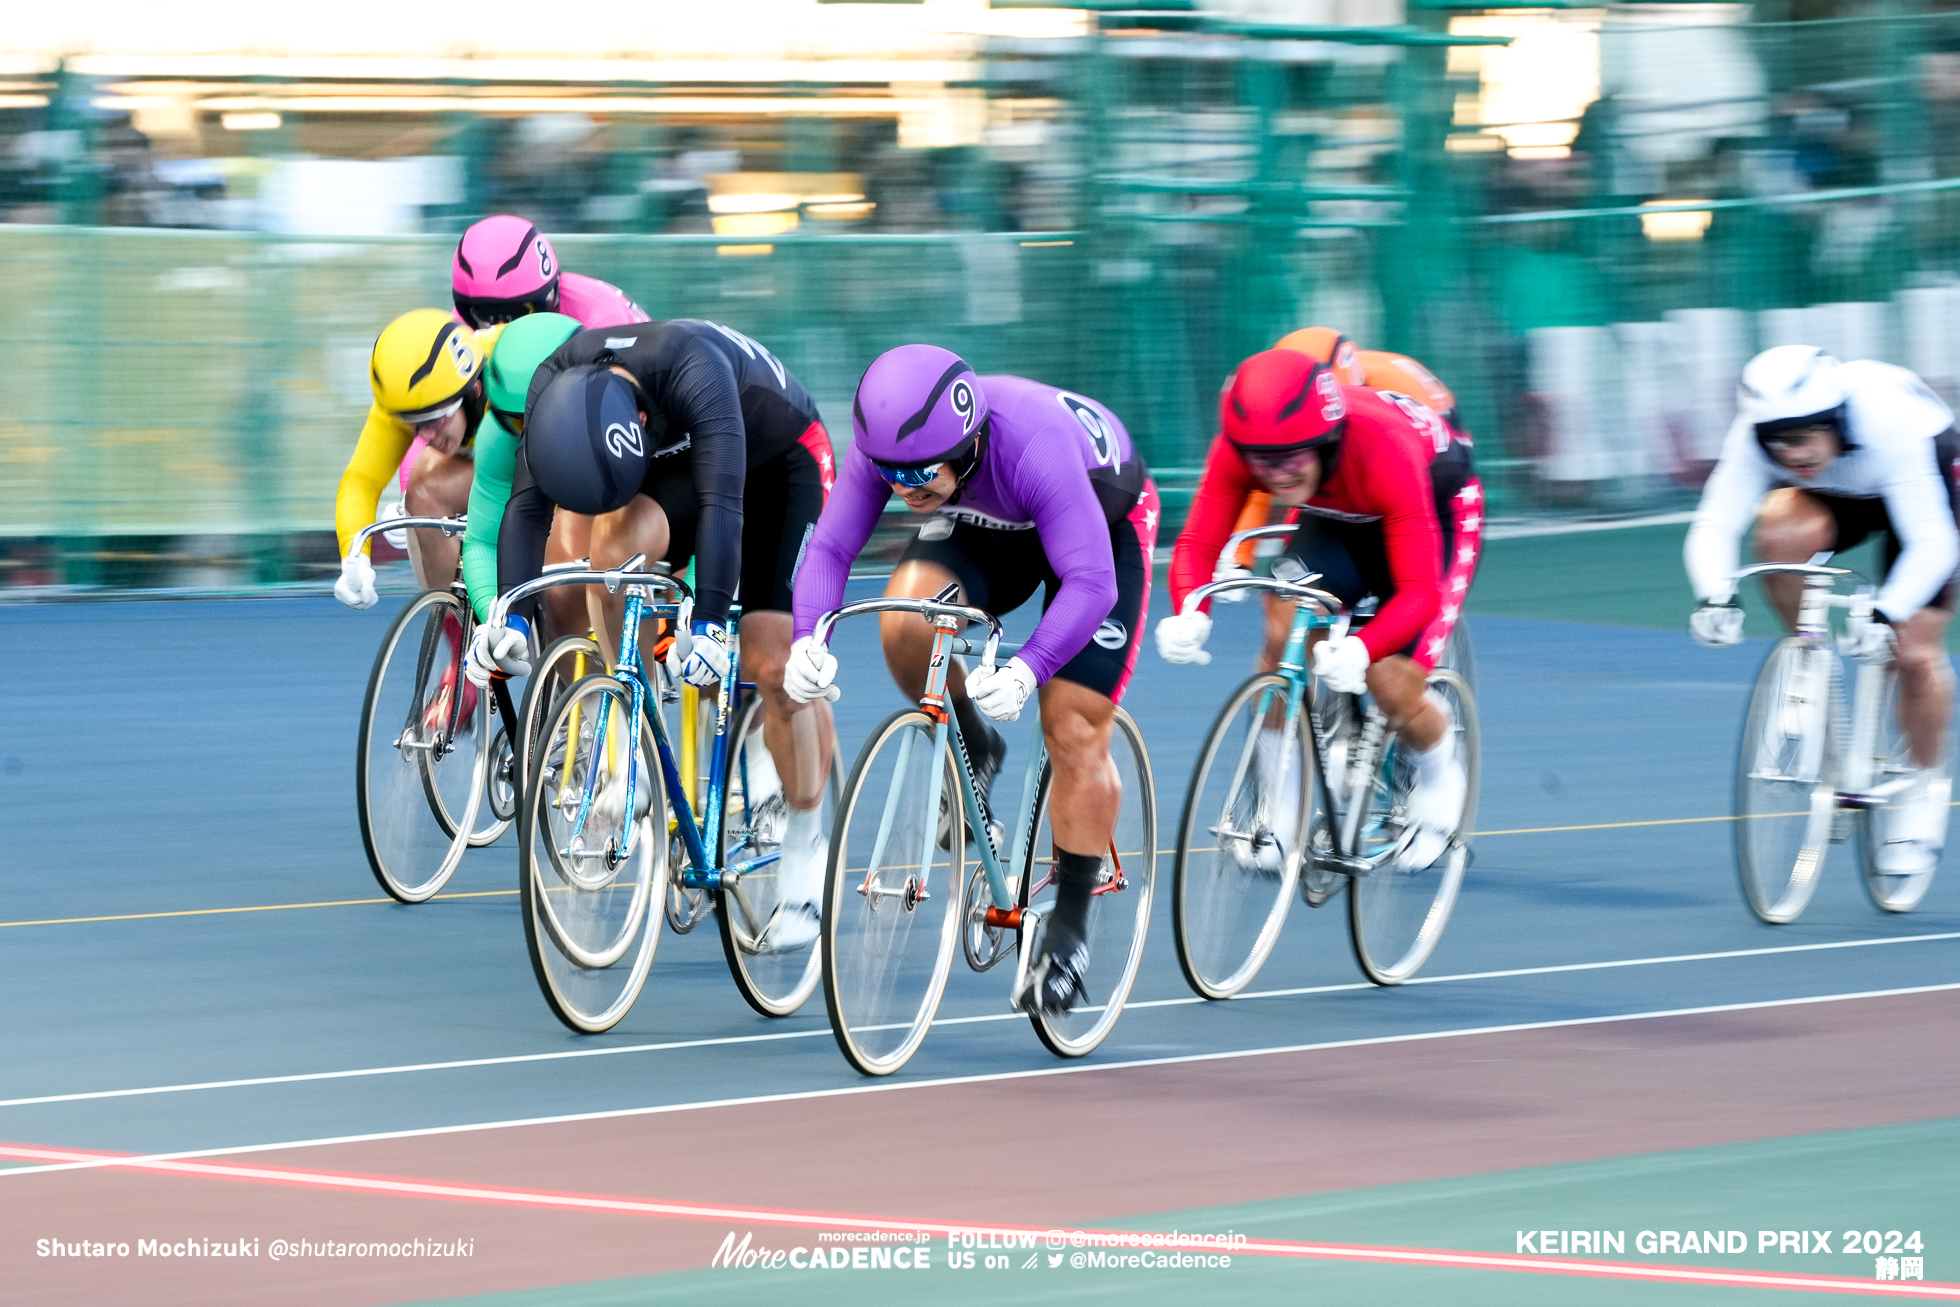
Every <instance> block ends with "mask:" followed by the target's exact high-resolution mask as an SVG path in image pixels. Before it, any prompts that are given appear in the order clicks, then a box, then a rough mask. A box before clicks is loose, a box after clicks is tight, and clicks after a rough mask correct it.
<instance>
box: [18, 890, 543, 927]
mask: <svg viewBox="0 0 1960 1307" xmlns="http://www.w3.org/2000/svg"><path fill="white" fill-rule="evenodd" d="M515 893H517V891H516V890H514V889H483V890H469V891H466V892H463V893H459V894H438V895H436V898H437V899H487V898H496V897H498V896H499V895H507V894H515ZM394 901H395V900H393V899H334V900H331V901H329V902H325V903H264V904H259V905H256V906H253V907H248V908H184V909H182V910H181V911H177V912H123V913H118V914H117V915H115V916H111V917H49V918H47V919H45V920H42V921H0V929H5V928H6V927H8V926H76V925H82V924H85V923H87V922H92V921H152V920H154V919H156V918H158V917H211V916H219V915H222V914H224V913H228V912H286V911H290V910H291V909H293V908H356V907H361V906H363V905H365V904H370V903H393V902H394ZM432 901H433V900H432Z"/></svg>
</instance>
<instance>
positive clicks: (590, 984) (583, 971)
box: [517, 674, 667, 1032]
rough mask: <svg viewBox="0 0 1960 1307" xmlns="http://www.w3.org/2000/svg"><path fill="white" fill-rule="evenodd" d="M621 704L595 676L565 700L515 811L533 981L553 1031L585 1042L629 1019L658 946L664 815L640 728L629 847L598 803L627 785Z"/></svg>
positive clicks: (609, 680)
mask: <svg viewBox="0 0 1960 1307" xmlns="http://www.w3.org/2000/svg"><path fill="white" fill-rule="evenodd" d="M628 704H629V699H628V692H627V687H626V686H625V685H624V684H622V683H621V682H620V681H618V680H617V679H615V678H613V677H611V676H606V675H603V674H598V675H593V676H588V677H586V678H585V679H584V680H582V681H580V682H578V683H577V684H576V685H574V686H573V687H572V688H571V689H570V690H569V691H568V692H566V693H565V694H564V695H563V696H561V697H560V699H559V702H558V706H557V707H556V708H554V709H553V710H552V712H551V714H550V715H549V717H548V718H547V719H546V720H547V726H546V728H545V731H544V734H543V735H542V736H541V737H540V740H539V745H538V750H537V752H536V753H535V755H534V757H533V762H532V773H531V778H530V785H529V787H528V789H527V791H526V793H525V797H524V802H523V804H522V806H520V807H519V809H518V836H519V838H518V856H517V863H518V886H519V890H520V893H521V900H522V905H523V916H524V943H525V946H526V948H528V949H529V951H530V955H531V969H532V971H533V973H534V974H535V975H536V976H537V980H538V988H539V989H540V990H542V991H543V993H544V997H545V1002H547V1003H548V1004H550V1005H551V1010H552V1011H553V1012H555V1013H556V1014H557V1015H558V1019H559V1020H561V1021H563V1022H564V1023H565V1024H566V1025H568V1026H570V1027H571V1028H572V1029H574V1030H578V1031H584V1032H596V1031H601V1030H610V1029H611V1028H612V1027H613V1026H615V1025H617V1024H618V1023H619V1021H620V1019H621V1018H622V1017H624V1016H625V1015H626V1013H627V1011H628V1010H629V1009H630V1008H631V1007H632V1006H633V1001H634V1000H635V999H636V998H638V997H639V994H640V988H641V986H643V985H644V984H645V983H646V976H647V969H648V967H650V966H651V965H652V964H653V953H654V949H655V948H656V947H657V946H658V945H659V943H660V921H661V916H660V911H659V908H658V906H657V905H658V903H659V901H660V896H661V894H662V893H663V892H664V891H665V889H666V879H667V807H666V801H665V796H664V793H663V791H662V788H661V776H660V768H659V764H658V761H657V759H658V756H659V755H658V753H657V751H656V749H655V747H654V744H653V736H652V732H651V730H650V728H648V727H647V726H646V724H645V723H644V722H642V729H641V733H640V740H639V748H638V750H637V752H638V769H637V772H636V773H635V774H634V776H633V790H634V808H635V810H636V812H635V814H634V816H633V818H632V822H631V825H632V839H631V844H630V847H628V846H627V845H626V836H627V828H628V822H627V820H626V819H625V815H624V814H623V813H620V814H614V815H613V816H611V817H610V818H608V817H607V816H606V815H605V814H604V813H603V812H602V811H601V805H600V803H599V801H598V800H599V796H600V795H601V794H603V793H605V792H607V791H608V790H609V789H610V788H612V787H615V786H617V787H623V786H624V785H625V783H626V777H627V768H628V765H629V763H628V755H627V750H626V748H625V741H624V740H623V739H622V738H621V737H622V736H623V735H624V734H625V731H626V723H627V720H628V712H627V709H628ZM602 725H603V727H604V730H603V732H602V731H601V729H600V728H601V726H602ZM602 735H603V740H602V739H601V736H602ZM588 800H590V806H589V810H588V811H587V813H586V817H585V822H584V825H583V826H582V827H581V826H579V825H578V824H577V823H578V818H579V813H580V809H581V808H582V807H587V804H588ZM622 853H623V856H622Z"/></svg>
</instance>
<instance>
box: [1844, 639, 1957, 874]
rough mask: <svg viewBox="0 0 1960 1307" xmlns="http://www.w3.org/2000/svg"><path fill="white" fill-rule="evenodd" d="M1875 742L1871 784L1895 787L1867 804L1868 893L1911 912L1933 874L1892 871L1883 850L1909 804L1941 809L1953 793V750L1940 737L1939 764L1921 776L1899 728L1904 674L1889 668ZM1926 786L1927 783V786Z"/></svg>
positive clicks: (1862, 835) (1862, 851)
mask: <svg viewBox="0 0 1960 1307" xmlns="http://www.w3.org/2000/svg"><path fill="white" fill-rule="evenodd" d="M1875 725H1876V726H1877V733H1876V738H1875V745H1876V747H1875V748H1874V749H1873V754H1874V756H1873V758H1872V770H1871V778H1872V785H1871V787H1872V789H1874V790H1885V789H1893V787H1898V788H1896V789H1893V794H1892V797H1891V799H1889V800H1888V801H1887V802H1886V803H1885V805H1884V806H1883V807H1879V808H1867V809H1865V811H1864V812H1863V813H1862V814H1861V816H1862V818H1863V820H1862V821H1861V822H1860V823H1859V825H1860V832H1859V840H1858V846H1859V861H1860V863H1861V864H1862V866H1863V869H1864V873H1865V894H1866V896H1867V897H1868V898H1870V899H1871V901H1872V906H1873V907H1875V908H1877V909H1878V910H1879V911H1881V912H1911V911H1912V910H1913V909H1914V908H1916V907H1918V906H1919V901H1920V900H1921V899H1923V898H1925V897H1926V891H1927V890H1929V889H1931V888H1932V887H1933V878H1932V877H1931V876H1913V877H1905V876H1889V875H1887V874H1886V873H1885V872H1884V871H1882V870H1880V869H1879V865H1878V851H1879V850H1880V849H1882V848H1884V847H1885V844H1886V841H1887V840H1890V839H1891V838H1893V835H1894V832H1895V831H1897V830H1899V826H1898V825H1896V824H1895V823H1899V822H1901V820H1902V819H1903V818H1904V816H1905V814H1906V812H1907V811H1908V808H1907V807H1906V805H1907V804H1910V803H1915V802H1918V803H1925V804H1928V805H1930V806H1932V807H1935V808H1937V809H1940V810H1942V811H1946V810H1947V809H1948V805H1949V804H1950V803H1951V801H1952V796H1953V749H1952V745H1951V741H1949V740H1947V739H1945V738H1942V739H1941V741H1940V760H1939V763H1938V765H1936V766H1934V767H1931V768H1928V769H1927V774H1925V775H1923V776H1922V775H1920V774H1919V767H1918V765H1917V764H1916V763H1914V762H1913V760H1912V748H1911V746H1910V745H1909V744H1907V742H1906V737H1905V732H1904V731H1903V730H1901V729H1900V727H1899V674H1898V672H1897V671H1895V670H1893V669H1891V668H1887V669H1886V673H1885V693H1884V694H1883V695H1881V696H1880V703H1879V708H1878V721H1877V722H1876V723H1875ZM1922 787H1925V788H1922Z"/></svg>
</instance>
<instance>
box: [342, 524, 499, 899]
mask: <svg viewBox="0 0 1960 1307" xmlns="http://www.w3.org/2000/svg"><path fill="white" fill-rule="evenodd" d="M403 527H422V528H427V529H431V530H437V531H441V532H442V533H443V534H444V535H449V536H454V535H457V534H459V533H460V532H462V530H463V529H464V527H465V521H464V519H463V518H460V517H453V518H437V517H407V518H402V517H397V518H388V519H384V520H382V521H379V522H376V523H373V524H372V525H370V526H367V527H363V528H362V529H361V530H360V531H359V532H358V533H357V534H356V535H355V537H354V543H353V546H352V547H353V548H354V549H356V550H358V549H359V548H361V546H362V545H364V544H366V543H367V541H368V539H369V538H370V537H372V536H375V535H378V534H380V533H382V532H383V531H393V530H395V529H397V528H403ZM475 630H476V614H475V612H474V611H473V610H472V608H471V607H470V602H469V596H468V593H467V591H465V589H464V587H463V582H462V580H461V579H460V578H458V579H456V580H454V581H452V582H451V583H450V585H449V587H448V588H447V589H443V590H424V591H423V592H422V593H420V594H418V595H416V596H415V597H414V598H413V599H411V600H409V602H408V603H407V605H406V606H404V607H403V608H402V610H401V611H400V612H399V613H397V614H395V618H394V620H393V621H392V622H390V623H389V626H388V631H387V634H386V635H384V636H383V637H382V640H381V647H380V649H379V650H377V651H376V653H375V656H374V667H373V670H372V671H371V672H370V673H369V674H368V684H367V692H366V695H365V697H364V698H363V700H362V704H361V725H360V734H359V743H358V747H357V749H356V753H355V763H354V791H355V806H356V808H357V810H358V812H359V814H360V823H361V843H362V845H363V846H364V847H365V848H366V850H367V857H368V866H369V868H370V869H371V870H372V871H373V872H374V878H375V880H377V881H378V882H380V884H381V888H382V889H384V890H386V891H387V892H388V894H389V895H390V896H392V897H393V898H395V899H397V900H399V901H401V902H403V903H420V902H423V901H424V900H426V899H428V898H431V897H433V896H434V895H435V894H436V892H437V891H438V890H440V889H441V888H442V887H443V886H444V885H445V884H447V883H448V881H449V878H450V877H451V876H452V875H454V874H455V871H456V868H457V867H458V866H459V865H461V863H462V860H463V853H464V851H465V850H466V849H470V848H481V847H483V846H485V845H488V844H494V843H496V841H497V840H498V839H499V838H501V837H502V836H503V833H504V831H505V830H506V829H508V827H509V826H510V823H511V819H512V817H513V816H515V814H516V810H517V794H518V780H517V775H516V759H515V756H514V754H513V752H512V750H511V747H510V740H511V734H512V726H513V723H514V722H515V720H516V717H515V714H514V711H513V709H512V705H511V698H510V691H509V688H508V687H507V686H506V685H505V684H504V683H503V682H496V683H494V686H493V690H494V693H493V695H492V696H491V697H492V699H493V701H494V703H495V705H496V711H497V721H496V722H495V724H494V729H493V723H492V720H491V712H490V711H489V708H488V706H487V705H486V704H484V703H483V702H482V700H481V696H479V695H478V693H477V691H476V689H475V687H473V686H471V685H469V684H468V682H466V681H465V680H464V679H463V655H464V653H465V651H467V650H468V648H469V643H470V637H471V635H472V634H473V633H474V632H475Z"/></svg>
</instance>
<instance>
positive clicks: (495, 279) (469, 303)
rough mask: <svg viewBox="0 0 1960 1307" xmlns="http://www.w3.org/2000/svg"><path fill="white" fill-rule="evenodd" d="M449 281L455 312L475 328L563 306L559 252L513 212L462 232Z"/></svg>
mask: <svg viewBox="0 0 1960 1307" xmlns="http://www.w3.org/2000/svg"><path fill="white" fill-rule="evenodd" d="M449 280H450V286H451V289H452V290H453V291H454V293H455V296H456V312H457V313H459V314H461V315H462V318H463V321H465V322H467V323H469V324H470V325H471V326H472V327H479V328H481V327H489V326H494V325H495V324H497V323H499V322H509V321H510V320H511V319H512V318H521V317H523V316H524V315H525V314H527V313H555V312H557V311H558V254H557V251H555V250H553V249H552V248H551V242H550V241H548V240H546V239H545V238H544V237H543V236H541V235H539V234H538V229H537V228H536V227H535V226H533V225H532V224H531V223H529V222H526V221H525V220H524V219H522V218H513V217H511V216H510V215H509V214H499V215H498V216H496V217H494V218H485V219H484V220H483V221H482V222H479V223H475V224H473V225H472V226H471V227H470V229H469V230H468V231H466V232H464V233H463V239H461V240H459V241H457V242H456V257H455V258H454V259H453V260H452V261H451V262H450V268H449Z"/></svg>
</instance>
